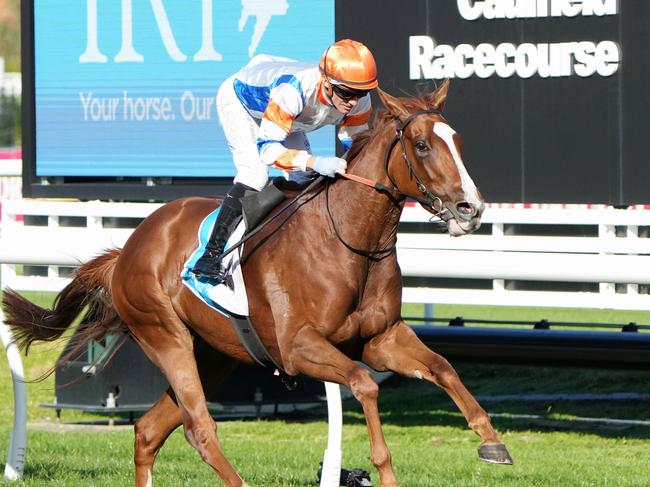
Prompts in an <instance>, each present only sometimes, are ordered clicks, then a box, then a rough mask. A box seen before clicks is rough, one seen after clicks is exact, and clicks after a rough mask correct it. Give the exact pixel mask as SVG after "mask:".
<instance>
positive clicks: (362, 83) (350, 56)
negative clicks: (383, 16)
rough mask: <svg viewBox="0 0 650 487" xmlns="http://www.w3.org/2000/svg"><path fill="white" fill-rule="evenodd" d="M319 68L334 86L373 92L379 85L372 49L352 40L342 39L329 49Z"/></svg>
mask: <svg viewBox="0 0 650 487" xmlns="http://www.w3.org/2000/svg"><path fill="white" fill-rule="evenodd" d="M319 67H320V72H321V74H322V75H323V77H324V78H325V79H326V80H327V81H329V82H330V83H331V84H333V85H344V86H346V87H348V88H352V89H354V90H371V89H373V88H376V87H377V85H378V82H377V65H376V64H375V58H374V57H373V55H372V53H371V52H370V49H368V48H367V47H366V46H364V45H363V44H361V43H360V42H357V41H353V40H352V39H342V40H340V41H338V42H335V43H334V44H332V45H331V46H330V47H328V48H327V50H326V51H325V53H324V54H323V57H322V59H321V60H320V66H319Z"/></svg>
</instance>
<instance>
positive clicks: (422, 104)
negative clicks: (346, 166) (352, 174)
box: [346, 95, 429, 162]
mask: <svg viewBox="0 0 650 487" xmlns="http://www.w3.org/2000/svg"><path fill="white" fill-rule="evenodd" d="M399 101H400V102H401V103H402V105H403V106H404V107H405V108H406V109H407V110H408V111H409V112H411V113H412V112H415V111H418V110H426V109H428V108H429V103H428V102H427V100H426V99H425V96H424V95H423V96H420V97H416V98H399ZM393 120H395V117H394V116H393V115H392V114H391V113H390V112H389V111H388V110H386V109H385V108H382V109H379V110H373V114H372V117H371V119H370V123H369V126H368V129H367V130H364V131H363V132H360V133H359V134H357V135H356V136H355V137H354V140H353V142H352V147H350V149H349V150H348V152H347V154H346V159H347V160H348V162H351V161H353V160H354V159H355V158H356V157H357V156H358V155H359V154H360V153H361V152H362V151H363V149H364V147H366V145H368V141H370V140H372V139H374V138H375V137H376V136H377V134H378V133H379V132H381V131H382V130H383V128H384V127H385V126H386V125H387V124H388V123H390V122H392V121H393Z"/></svg>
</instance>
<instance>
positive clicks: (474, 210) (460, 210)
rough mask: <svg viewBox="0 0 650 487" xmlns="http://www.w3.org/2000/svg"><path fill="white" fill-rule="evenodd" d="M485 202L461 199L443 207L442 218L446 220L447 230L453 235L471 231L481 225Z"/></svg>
mask: <svg viewBox="0 0 650 487" xmlns="http://www.w3.org/2000/svg"><path fill="white" fill-rule="evenodd" d="M484 209H485V204H483V202H481V203H480V204H475V203H470V202H468V201H461V202H459V203H456V204H455V205H453V206H452V205H449V206H446V207H445V210H446V211H443V215H442V218H443V220H446V221H447V231H448V232H449V233H450V234H451V235H452V236H454V237H457V236H460V235H466V234H468V233H472V232H474V231H476V230H478V228H479V227H480V226H481V215H482V214H483V210H484Z"/></svg>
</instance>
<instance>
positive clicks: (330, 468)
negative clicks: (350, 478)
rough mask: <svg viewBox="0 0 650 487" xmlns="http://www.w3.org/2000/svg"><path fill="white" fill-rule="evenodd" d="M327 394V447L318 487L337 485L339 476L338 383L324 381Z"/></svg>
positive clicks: (340, 414) (340, 421)
mask: <svg viewBox="0 0 650 487" xmlns="http://www.w3.org/2000/svg"><path fill="white" fill-rule="evenodd" d="M325 394H326V395H327V449H326V450H325V455H324V456H323V470H322V472H321V478H320V487H337V486H338V485H339V480H340V478H341V458H342V456H343V453H342V450H341V441H342V430H343V407H342V405H341V390H340V387H339V385H338V384H334V383H332V382H325Z"/></svg>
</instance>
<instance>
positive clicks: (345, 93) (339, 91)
mask: <svg viewBox="0 0 650 487" xmlns="http://www.w3.org/2000/svg"><path fill="white" fill-rule="evenodd" d="M332 89H333V90H334V93H336V96H338V97H339V98H340V99H341V100H342V101H346V102H347V101H351V100H358V99H359V98H363V97H364V96H366V95H367V94H368V91H366V90H354V91H353V90H350V89H347V88H344V87H342V86H340V85H334V84H333V85H332Z"/></svg>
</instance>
